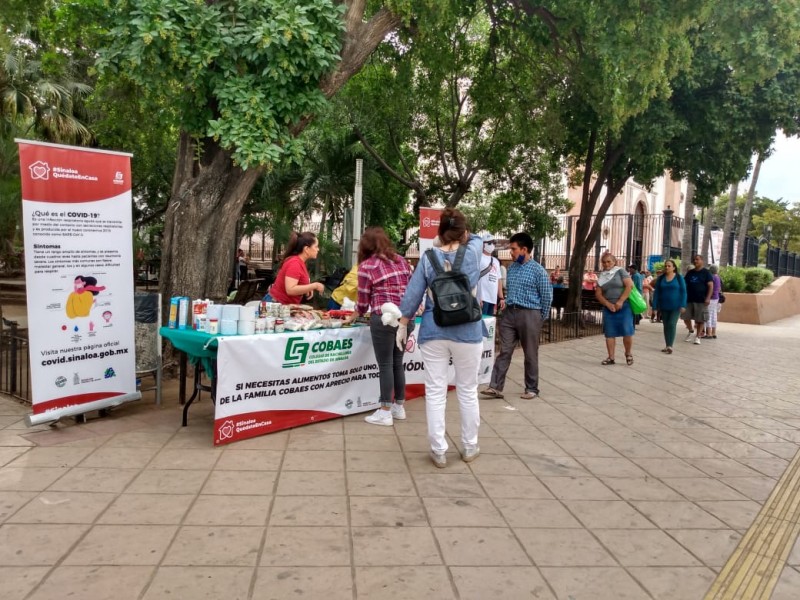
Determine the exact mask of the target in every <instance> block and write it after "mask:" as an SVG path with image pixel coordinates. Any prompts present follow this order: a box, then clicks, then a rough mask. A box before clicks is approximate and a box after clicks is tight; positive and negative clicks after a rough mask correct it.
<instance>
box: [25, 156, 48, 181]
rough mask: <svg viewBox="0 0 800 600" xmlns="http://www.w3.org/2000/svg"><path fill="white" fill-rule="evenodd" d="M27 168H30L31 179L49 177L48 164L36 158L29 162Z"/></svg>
mask: <svg viewBox="0 0 800 600" xmlns="http://www.w3.org/2000/svg"><path fill="white" fill-rule="evenodd" d="M28 168H29V169H30V170H31V179H42V180H47V179H50V165H48V164H47V163H46V162H44V161H41V160H37V161H36V162H35V163H31V164H30V165H29V166H28Z"/></svg>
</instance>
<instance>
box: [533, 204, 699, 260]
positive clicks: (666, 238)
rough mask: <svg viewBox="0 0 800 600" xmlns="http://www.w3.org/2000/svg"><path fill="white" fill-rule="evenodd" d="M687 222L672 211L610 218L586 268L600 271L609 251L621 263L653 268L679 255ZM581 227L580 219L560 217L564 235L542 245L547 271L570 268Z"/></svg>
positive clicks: (550, 239)
mask: <svg viewBox="0 0 800 600" xmlns="http://www.w3.org/2000/svg"><path fill="white" fill-rule="evenodd" d="M683 221H684V220H683V219H682V218H680V217H676V216H674V214H673V211H671V210H666V211H664V212H663V213H662V214H654V215H646V214H643V213H639V214H630V215H606V216H605V217H604V218H603V221H602V224H601V226H600V236H599V237H598V239H597V242H596V243H595V245H594V247H593V248H592V249H591V250H590V251H589V254H588V256H587V258H586V266H587V267H593V268H594V269H595V270H598V269H599V266H600V256H601V255H602V254H603V253H604V252H606V251H608V252H611V253H612V254H613V255H614V256H616V257H617V258H618V259H619V260H620V262H621V263H624V264H626V265H628V264H631V263H635V264H637V265H640V267H642V268H649V267H650V266H651V265H652V264H653V263H655V262H657V261H660V260H661V259H662V258H664V257H665V256H679V255H680V245H681V236H682V235H683ZM577 224H578V217H577V216H569V217H567V216H564V217H560V222H559V227H560V230H561V232H562V235H561V236H560V237H558V238H548V239H545V240H541V241H540V242H539V246H538V257H537V258H538V259H539V261H540V262H541V263H542V265H544V267H545V268H546V269H555V268H556V267H561V268H562V269H564V270H566V269H568V268H569V263H570V260H571V259H572V248H573V246H574V245H575V232H576V227H577Z"/></svg>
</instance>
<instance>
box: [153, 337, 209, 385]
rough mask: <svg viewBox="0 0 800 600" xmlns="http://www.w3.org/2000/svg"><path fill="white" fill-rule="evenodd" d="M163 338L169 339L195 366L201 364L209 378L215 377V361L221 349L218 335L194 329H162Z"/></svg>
mask: <svg viewBox="0 0 800 600" xmlns="http://www.w3.org/2000/svg"><path fill="white" fill-rule="evenodd" d="M160 331H161V337H164V338H166V339H168V340H169V341H170V342H171V343H172V345H173V346H175V348H177V349H178V350H180V351H181V352H185V353H186V356H187V357H188V358H189V362H191V363H192V364H193V365H196V364H197V363H200V364H201V365H202V367H203V370H204V371H205V372H206V375H207V376H208V377H209V378H213V377H214V361H215V360H216V359H217V349H218V348H219V338H220V336H218V335H211V334H209V333H205V332H202V331H195V330H194V329H170V328H169V327H162V328H161V330H160Z"/></svg>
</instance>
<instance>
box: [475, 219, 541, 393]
mask: <svg viewBox="0 0 800 600" xmlns="http://www.w3.org/2000/svg"><path fill="white" fill-rule="evenodd" d="M508 249H509V250H510V251H511V259H512V261H513V262H512V263H511V265H509V267H508V291H507V293H506V298H505V301H502V300H501V302H500V308H502V309H503V316H502V317H501V318H500V321H499V324H498V326H497V332H498V336H499V337H500V352H499V354H498V355H497V359H496V360H495V362H494V368H493V369H492V379H491V381H490V382H489V387H487V388H486V389H484V390H483V391H482V392H481V395H482V396H484V397H487V398H502V397H503V387H504V386H505V382H506V373H507V372H508V367H509V366H510V365H511V357H512V356H513V354H514V349H515V348H516V346H517V342H520V343H521V345H522V354H523V357H524V362H523V366H524V373H525V391H524V392H523V393H522V395H521V396H520V398H522V399H524V400H533V399H535V398H536V397H537V396H538V395H539V332H541V330H542V323H543V322H544V320H545V319H547V317H548V316H549V315H550V304H551V303H552V302H553V286H552V284H551V283H550V277H549V276H548V274H547V271H546V270H545V268H544V267H543V266H542V265H540V264H539V263H538V262H536V261H535V260H533V255H532V254H531V253H532V252H533V238H531V236H530V235H528V234H527V233H525V232H521V233H515V234H514V235H512V236H511V239H510V240H509V245H508Z"/></svg>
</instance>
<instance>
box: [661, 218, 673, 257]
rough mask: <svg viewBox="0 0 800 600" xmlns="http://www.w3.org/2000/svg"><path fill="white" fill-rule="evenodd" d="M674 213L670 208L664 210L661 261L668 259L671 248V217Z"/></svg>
mask: <svg viewBox="0 0 800 600" xmlns="http://www.w3.org/2000/svg"><path fill="white" fill-rule="evenodd" d="M674 212H675V211H673V210H672V209H671V208H666V209H664V231H663V232H662V234H661V235H662V238H661V260H667V259H668V258H669V254H670V250H671V248H672V215H673V214H674Z"/></svg>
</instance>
